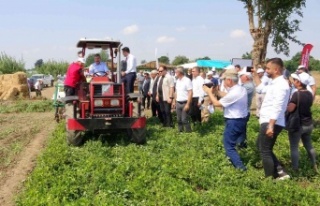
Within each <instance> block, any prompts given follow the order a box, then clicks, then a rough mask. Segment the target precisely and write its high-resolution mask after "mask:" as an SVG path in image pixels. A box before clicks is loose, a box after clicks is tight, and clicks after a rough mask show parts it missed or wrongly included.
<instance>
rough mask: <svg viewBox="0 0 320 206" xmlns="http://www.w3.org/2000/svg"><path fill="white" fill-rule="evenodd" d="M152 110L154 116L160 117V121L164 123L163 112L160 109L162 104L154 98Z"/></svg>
mask: <svg viewBox="0 0 320 206" xmlns="http://www.w3.org/2000/svg"><path fill="white" fill-rule="evenodd" d="M151 111H152V116H153V117H157V116H158V118H159V120H160V122H161V123H163V116H162V112H161V110H160V104H159V102H157V101H156V99H155V98H154V99H153V98H152V101H151Z"/></svg>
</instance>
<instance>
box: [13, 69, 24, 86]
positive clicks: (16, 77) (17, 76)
mask: <svg viewBox="0 0 320 206" xmlns="http://www.w3.org/2000/svg"><path fill="white" fill-rule="evenodd" d="M11 84H13V85H17V84H27V75H26V73H24V72H17V73H14V74H12V76H11Z"/></svg>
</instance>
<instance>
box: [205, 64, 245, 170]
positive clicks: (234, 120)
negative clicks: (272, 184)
mask: <svg viewBox="0 0 320 206" xmlns="http://www.w3.org/2000/svg"><path fill="white" fill-rule="evenodd" d="M221 78H222V79H223V80H224V84H225V86H226V87H227V88H228V89H229V92H228V93H227V94H226V95H225V96H224V97H223V98H221V99H220V100H217V99H216V98H215V96H214V95H213V94H212V93H211V91H212V89H211V88H208V87H207V86H203V90H204V91H205V92H207V93H208V95H209V97H210V100H211V101H212V103H213V105H214V106H216V107H221V106H222V107H223V114H224V118H225V128H224V134H223V145H224V149H225V152H226V155H227V156H228V157H229V158H230V160H231V162H232V164H233V166H234V167H235V168H237V169H240V170H246V167H245V165H244V164H243V162H242V160H241V158H240V156H239V153H238V152H237V150H236V144H237V142H238V139H241V138H242V137H243V136H244V135H245V134H244V132H245V127H246V117H247V115H248V111H247V107H246V106H244V105H247V102H248V101H247V100H248V98H247V91H246V89H245V88H243V87H242V86H240V85H239V84H238V80H239V79H238V78H239V77H238V72H237V71H236V70H235V69H228V70H226V71H225V72H224V73H223V75H222V77H221Z"/></svg>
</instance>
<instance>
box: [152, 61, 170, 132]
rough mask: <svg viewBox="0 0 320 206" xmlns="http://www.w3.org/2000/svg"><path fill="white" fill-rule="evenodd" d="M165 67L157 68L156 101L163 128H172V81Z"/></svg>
mask: <svg viewBox="0 0 320 206" xmlns="http://www.w3.org/2000/svg"><path fill="white" fill-rule="evenodd" d="M167 70H168V69H167V67H166V66H160V67H159V70H158V72H159V75H160V76H161V78H160V79H159V82H158V85H157V96H156V100H157V102H159V104H160V110H161V113H162V117H163V126H164V127H173V122H172V114H171V104H172V100H173V99H174V97H173V95H174V80H173V77H172V76H171V75H170V74H169V73H168V72H167Z"/></svg>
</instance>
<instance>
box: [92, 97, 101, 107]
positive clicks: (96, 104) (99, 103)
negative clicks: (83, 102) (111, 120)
mask: <svg viewBox="0 0 320 206" xmlns="http://www.w3.org/2000/svg"><path fill="white" fill-rule="evenodd" d="M94 106H95V107H102V106H103V101H102V99H96V100H94Z"/></svg>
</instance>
